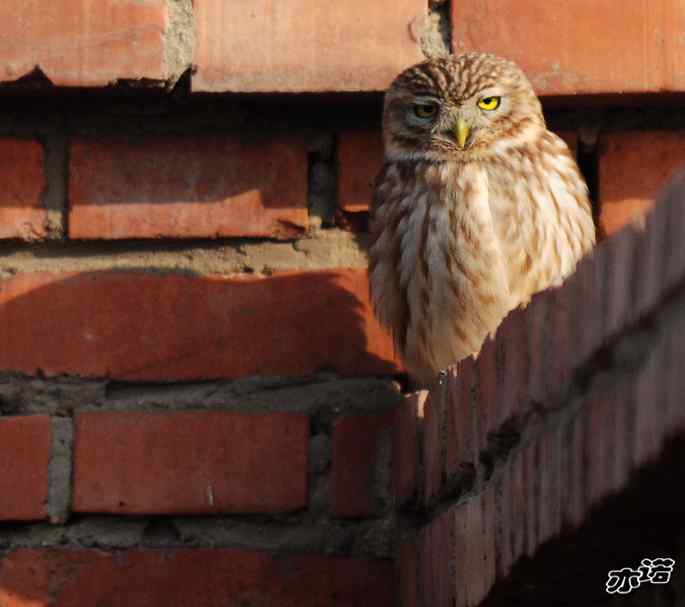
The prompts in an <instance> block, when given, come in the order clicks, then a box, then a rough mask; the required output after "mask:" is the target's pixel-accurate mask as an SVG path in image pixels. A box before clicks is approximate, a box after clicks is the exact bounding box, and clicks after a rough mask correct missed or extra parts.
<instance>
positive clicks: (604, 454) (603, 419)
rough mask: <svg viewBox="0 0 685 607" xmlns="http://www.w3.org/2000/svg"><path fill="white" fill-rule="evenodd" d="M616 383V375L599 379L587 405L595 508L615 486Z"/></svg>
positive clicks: (589, 481)
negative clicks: (613, 394) (613, 392)
mask: <svg viewBox="0 0 685 607" xmlns="http://www.w3.org/2000/svg"><path fill="white" fill-rule="evenodd" d="M613 384H614V378H613V377H607V376H602V377H600V378H599V379H596V380H595V383H594V385H593V386H592V389H591V391H590V394H589V395H588V397H587V402H586V403H585V404H584V407H585V410H586V412H585V418H586V425H585V431H584V433H583V435H584V438H585V457H584V462H585V467H586V504H587V507H588V508H594V507H596V506H597V505H598V504H600V503H601V502H602V501H603V500H604V499H605V498H606V497H607V496H608V495H609V494H610V493H611V491H612V489H613V484H614V483H613V457H614V449H613V448H614V444H613V443H614V438H615V437H614V434H615V425H614V411H613V408H614V401H613V398H612V390H614V386H613ZM624 431H625V429H624ZM623 440H625V437H624V439H623Z"/></svg>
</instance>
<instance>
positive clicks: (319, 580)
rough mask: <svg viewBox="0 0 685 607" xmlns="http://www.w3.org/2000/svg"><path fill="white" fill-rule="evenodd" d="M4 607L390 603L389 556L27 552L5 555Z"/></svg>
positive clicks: (0, 589) (1, 574) (0, 587)
mask: <svg viewBox="0 0 685 607" xmlns="http://www.w3.org/2000/svg"><path fill="white" fill-rule="evenodd" d="M0 563H1V566H0V603H1V604H2V605H3V607H28V606H29V605H32V606H33V605H36V606H37V605H51V606H54V607H80V606H81V605H103V606H104V605H167V606H169V607H174V606H180V605H193V607H210V606H211V607H235V606H236V605H278V607H338V606H341V607H362V606H363V605H367V604H369V605H374V606H375V605H378V606H379V607H392V605H393V604H394V603H393V590H392V587H393V585H392V580H393V569H392V563H390V562H389V561H377V560H371V559H366V558H334V557H322V556H314V555H312V556H299V555H288V554H280V555H278V556H272V555H269V554H267V553H263V552H250V551H245V550H231V549H197V550H164V551H154V550H128V551H120V552H116V553H106V552H103V551H100V550H29V549H20V550H15V551H12V552H8V553H5V554H4V555H3V557H2V559H1V560H0Z"/></svg>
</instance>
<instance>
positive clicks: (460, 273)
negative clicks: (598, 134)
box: [369, 53, 595, 384]
mask: <svg viewBox="0 0 685 607" xmlns="http://www.w3.org/2000/svg"><path fill="white" fill-rule="evenodd" d="M383 140H384V147H385V158H384V162H383V166H382V168H381V169H380V172H379V174H378V176H377V178H376V182H375V186H374V200H373V204H372V209H371V216H370V226H371V234H372V237H371V247H370V254H369V262H370V263H369V282H370V291H371V300H372V304H373V308H374V311H375V313H376V316H377V317H378V318H379V320H380V322H381V323H382V324H383V325H384V326H385V327H387V328H388V329H389V330H390V332H391V333H392V335H393V339H394V343H395V347H396V349H397V351H398V353H399V354H400V356H401V358H402V360H403V362H404V364H405V366H406V368H407V370H408V372H409V374H410V376H412V378H413V379H414V380H415V382H417V383H419V384H428V383H430V382H431V381H432V380H433V379H434V378H435V376H436V375H437V374H438V373H439V372H440V371H441V370H442V369H444V368H446V367H448V366H449V365H452V364H454V363H456V362H458V361H459V360H461V359H463V358H465V357H467V356H470V355H474V356H475V355H477V353H478V352H479V350H480V348H481V346H482V344H483V341H484V340H485V338H486V337H487V336H488V335H492V334H493V333H494V332H495V331H496V329H497V327H498V325H499V324H500V322H501V321H502V320H503V318H504V317H505V316H506V315H507V314H508V312H509V311H510V310H512V309H513V308H515V307H517V306H521V305H525V304H526V303H527V302H528V301H529V300H530V298H531V296H532V295H533V294H534V293H536V292H538V291H541V290H543V289H546V288H547V287H550V286H553V285H559V284H561V282H562V281H563V280H564V278H566V277H567V276H568V275H569V274H571V273H572V272H573V271H574V268H575V266H576V263H577V262H578V260H579V259H580V258H581V257H582V256H583V255H584V254H585V253H587V252H588V251H589V250H590V249H591V248H592V247H593V245H594V242H595V227H594V223H593V219H592V212H591V207H590V203H589V200H588V190H587V186H586V184H585V182H584V181H583V178H582V177H581V175H580V172H579V170H578V167H577V165H576V163H575V161H574V159H573V157H572V156H571V154H570V152H569V150H568V147H567V146H566V144H565V143H564V141H563V140H562V139H560V138H559V137H557V136H556V135H555V134H554V133H552V132H550V131H548V130H547V128H546V125H545V120H544V117H543V114H542V108H541V105H540V102H539V100H538V98H537V96H536V95H535V92H534V91H533V87H532V86H531V84H530V82H529V81H528V79H527V78H526V76H525V75H524V73H523V72H522V71H521V70H520V69H519V68H518V67H517V66H516V65H515V64H514V63H512V62H511V61H507V60H505V59H502V58H499V57H496V56H494V55H489V54H482V53H466V54H463V55H459V56H448V57H441V58H436V59H430V60H428V61H425V62H423V63H420V64H418V65H415V66H413V67H411V68H409V69H407V70H406V71H404V72H402V73H401V74H400V75H399V76H397V78H396V79H395V80H394V82H393V83H392V85H391V86H390V88H389V89H388V91H387V93H386V95H385V101H384V110H383Z"/></svg>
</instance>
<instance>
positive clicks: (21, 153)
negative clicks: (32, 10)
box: [0, 9, 47, 240]
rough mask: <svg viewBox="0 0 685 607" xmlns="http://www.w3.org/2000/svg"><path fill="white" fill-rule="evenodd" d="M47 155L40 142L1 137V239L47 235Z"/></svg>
mask: <svg viewBox="0 0 685 607" xmlns="http://www.w3.org/2000/svg"><path fill="white" fill-rule="evenodd" d="M0 10H1V9H0ZM44 156H45V153H44V150H43V146H42V145H41V144H40V143H38V142H37V141H28V140H22V139H13V138H6V137H4V138H0V180H1V181H2V192H0V238H21V239H26V240H31V239H37V238H42V237H44V236H45V234H46V222H47V210H46V209H45V206H44V205H43V196H42V195H43V190H44V189H45V176H44V171H43V166H44Z"/></svg>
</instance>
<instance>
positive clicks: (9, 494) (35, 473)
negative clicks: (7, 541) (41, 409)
mask: <svg viewBox="0 0 685 607" xmlns="http://www.w3.org/2000/svg"><path fill="white" fill-rule="evenodd" d="M50 445H51V431H50V418H49V417H47V416H45V415H30V416H27V417H5V418H0V521H30V520H40V519H43V518H45V517H46V514H47V499H48V463H49V460H50Z"/></svg>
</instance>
